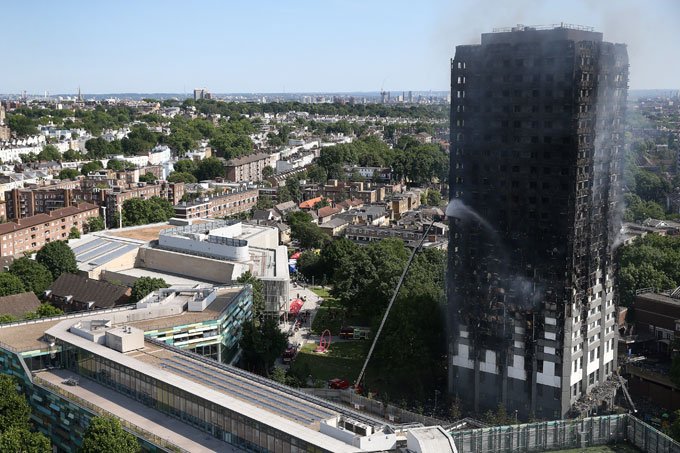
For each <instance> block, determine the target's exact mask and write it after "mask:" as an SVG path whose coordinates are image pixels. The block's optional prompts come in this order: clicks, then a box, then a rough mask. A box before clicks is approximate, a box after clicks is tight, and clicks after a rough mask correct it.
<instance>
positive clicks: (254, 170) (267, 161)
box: [224, 153, 275, 182]
mask: <svg viewBox="0 0 680 453" xmlns="http://www.w3.org/2000/svg"><path fill="white" fill-rule="evenodd" d="M274 166H275V161H273V160H272V156H271V155H269V154H267V153H253V154H249V155H247V156H243V157H237V158H235V159H230V160H228V161H227V162H226V163H225V165H224V167H225V179H226V180H227V181H230V182H250V181H262V179H263V178H262V170H264V169H265V168H266V167H274Z"/></svg>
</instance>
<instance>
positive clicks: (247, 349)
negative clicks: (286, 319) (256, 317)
mask: <svg viewBox="0 0 680 453" xmlns="http://www.w3.org/2000/svg"><path fill="white" fill-rule="evenodd" d="M239 346H240V347H241V350H242V351H243V356H242V360H243V363H244V365H245V368H247V369H249V370H252V371H254V372H257V373H260V374H264V375H265V376H268V375H269V370H271V368H272V366H274V362H275V361H276V359H277V358H278V357H280V356H281V354H283V351H285V350H286V347H287V346H288V337H287V336H286V334H285V333H284V332H282V331H281V329H279V326H278V324H277V322H276V321H275V320H274V319H271V318H269V319H266V320H265V321H264V322H263V323H262V324H260V325H259V326H257V325H256V324H255V323H254V322H246V323H244V324H243V331H242V335H241V340H240V341H239Z"/></svg>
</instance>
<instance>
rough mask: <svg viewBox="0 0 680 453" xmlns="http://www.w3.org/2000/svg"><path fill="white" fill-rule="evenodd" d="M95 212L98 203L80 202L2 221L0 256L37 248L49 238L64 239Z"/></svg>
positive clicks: (97, 208)
mask: <svg viewBox="0 0 680 453" xmlns="http://www.w3.org/2000/svg"><path fill="white" fill-rule="evenodd" d="M98 216H99V207H97V206H95V205H93V204H90V203H80V204H77V205H74V206H69V207H67V208H61V209H56V210H54V211H51V212H49V213H48V214H37V215H34V216H31V217H26V218H23V219H18V220H16V221H12V222H8V223H3V224H2V225H0V238H1V239H0V242H1V243H2V246H1V247H2V248H1V249H0V256H18V255H20V254H23V253H26V252H32V251H35V250H38V249H40V248H42V246H43V245H45V244H47V243H48V242H50V241H58V240H66V239H68V235H69V232H70V231H71V229H72V228H75V229H77V230H78V231H79V232H80V233H82V232H83V226H84V225H86V224H87V221H88V220H89V219H90V218H92V217H98Z"/></svg>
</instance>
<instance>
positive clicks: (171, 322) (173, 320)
mask: <svg viewBox="0 0 680 453" xmlns="http://www.w3.org/2000/svg"><path fill="white" fill-rule="evenodd" d="M241 289H242V288H240V287H237V288H226V289H220V290H219V293H218V296H217V297H216V298H215V300H214V301H213V302H212V303H211V304H210V305H208V306H207V307H206V308H205V310H203V311H184V312H182V313H180V314H178V315H172V316H164V317H161V318H153V319H145V320H144V321H133V322H129V323H126V325H130V326H132V327H136V328H138V329H142V330H144V331H145V332H146V331H151V330H157V329H165V328H168V327H172V326H181V325H186V324H194V323H197V322H203V321H210V320H213V319H217V318H218V317H219V316H220V314H221V313H222V312H223V311H224V309H225V308H227V307H228V306H229V304H230V303H231V301H232V300H233V299H234V297H236V296H237V295H238V294H239V293H240V292H241ZM187 302H188V298H187Z"/></svg>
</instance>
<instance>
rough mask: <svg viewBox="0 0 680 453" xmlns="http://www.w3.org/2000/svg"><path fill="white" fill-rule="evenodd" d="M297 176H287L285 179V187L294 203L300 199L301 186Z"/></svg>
mask: <svg viewBox="0 0 680 453" xmlns="http://www.w3.org/2000/svg"><path fill="white" fill-rule="evenodd" d="M297 176H298V175H293V176H289V177H288V179H286V186H285V187H286V189H288V193H289V194H290V197H291V199H292V200H293V201H294V202H296V203H300V202H301V201H302V188H301V187H300V180H299V179H298V177H297Z"/></svg>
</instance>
